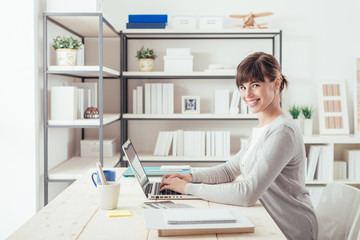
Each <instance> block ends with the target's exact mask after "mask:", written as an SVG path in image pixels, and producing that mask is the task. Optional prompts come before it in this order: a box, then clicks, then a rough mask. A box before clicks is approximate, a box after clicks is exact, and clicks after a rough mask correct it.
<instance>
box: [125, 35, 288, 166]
mask: <svg viewBox="0 0 360 240" xmlns="http://www.w3.org/2000/svg"><path fill="white" fill-rule="evenodd" d="M212 39H214V40H224V41H226V40H239V41H241V40H245V39H246V40H249V39H250V40H253V39H257V40H259V39H263V40H266V41H270V42H271V47H272V54H273V55H274V56H276V57H277V59H278V60H279V62H280V63H281V60H282V31H281V30H273V29H270V30H269V29H222V30H214V31H211V30H201V29H196V30H186V31H185V30H175V29H151V30H147V29H127V30H125V31H123V32H121V52H122V55H121V69H122V70H121V79H122V81H121V83H122V111H121V112H122V121H121V142H122V143H124V142H125V141H126V140H127V138H128V137H129V133H128V123H129V121H132V120H141V121H146V120H169V121H170V120H209V121H214V120H224V121H229V120H231V121H234V120H235V121H246V120H256V119H257V117H256V116H255V115H252V114H236V115H230V114H220V115H218V114H212V113H201V114H179V113H175V114H171V115H169V114H164V115H158V114H131V113H129V111H128V101H129V96H128V81H129V80H132V79H137V80H156V79H171V80H174V79H175V80H184V81H186V80H191V79H196V80H206V79H230V80H231V79H235V74H236V73H235V70H234V71H222V72H221V71H219V72H216V71H213V72H208V71H194V72H188V73H168V72H161V71H153V72H137V71H129V67H128V46H129V44H128V43H129V41H132V40H144V41H146V40H156V41H157V40H170V41H171V40H201V41H202V40H204V41H205V40H212ZM154 141H156V139H154ZM140 151H141V150H140ZM139 154H140V157H141V159H142V161H146V162H158V163H159V162H169V161H171V162H225V161H227V160H228V159H229V158H227V157H171V156H167V157H156V156H151V154H146V153H141V152H140V153H139ZM124 159H125V158H124V156H122V166H126V162H125V161H124Z"/></svg>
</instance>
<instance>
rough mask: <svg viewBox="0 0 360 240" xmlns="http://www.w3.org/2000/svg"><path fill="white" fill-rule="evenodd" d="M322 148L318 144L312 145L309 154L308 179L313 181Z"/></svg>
mask: <svg viewBox="0 0 360 240" xmlns="http://www.w3.org/2000/svg"><path fill="white" fill-rule="evenodd" d="M319 154H320V148H319V147H318V146H316V145H310V148H309V154H308V164H307V166H308V167H307V173H306V180H307V181H312V180H314V177H315V171H316V167H317V164H318V160H319Z"/></svg>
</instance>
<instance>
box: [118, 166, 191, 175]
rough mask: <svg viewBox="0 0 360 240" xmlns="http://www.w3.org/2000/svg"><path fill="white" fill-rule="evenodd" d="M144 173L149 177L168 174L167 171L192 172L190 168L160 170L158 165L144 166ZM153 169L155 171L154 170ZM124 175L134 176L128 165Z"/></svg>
mask: <svg viewBox="0 0 360 240" xmlns="http://www.w3.org/2000/svg"><path fill="white" fill-rule="evenodd" d="M144 170H145V173H146V175H147V176H149V177H162V176H164V175H165V174H169V173H173V172H176V173H192V169H191V168H190V169H185V170H179V171H176V170H175V171H174V170H168V171H160V167H144ZM154 170H155V171H154ZM123 176H124V177H134V173H133V171H132V169H131V167H130V166H129V167H128V169H126V171H125V172H124V173H123Z"/></svg>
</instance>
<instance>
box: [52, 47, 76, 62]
mask: <svg viewBox="0 0 360 240" xmlns="http://www.w3.org/2000/svg"><path fill="white" fill-rule="evenodd" d="M76 52H77V50H75V49H56V60H57V65H58V66H75V62H76Z"/></svg>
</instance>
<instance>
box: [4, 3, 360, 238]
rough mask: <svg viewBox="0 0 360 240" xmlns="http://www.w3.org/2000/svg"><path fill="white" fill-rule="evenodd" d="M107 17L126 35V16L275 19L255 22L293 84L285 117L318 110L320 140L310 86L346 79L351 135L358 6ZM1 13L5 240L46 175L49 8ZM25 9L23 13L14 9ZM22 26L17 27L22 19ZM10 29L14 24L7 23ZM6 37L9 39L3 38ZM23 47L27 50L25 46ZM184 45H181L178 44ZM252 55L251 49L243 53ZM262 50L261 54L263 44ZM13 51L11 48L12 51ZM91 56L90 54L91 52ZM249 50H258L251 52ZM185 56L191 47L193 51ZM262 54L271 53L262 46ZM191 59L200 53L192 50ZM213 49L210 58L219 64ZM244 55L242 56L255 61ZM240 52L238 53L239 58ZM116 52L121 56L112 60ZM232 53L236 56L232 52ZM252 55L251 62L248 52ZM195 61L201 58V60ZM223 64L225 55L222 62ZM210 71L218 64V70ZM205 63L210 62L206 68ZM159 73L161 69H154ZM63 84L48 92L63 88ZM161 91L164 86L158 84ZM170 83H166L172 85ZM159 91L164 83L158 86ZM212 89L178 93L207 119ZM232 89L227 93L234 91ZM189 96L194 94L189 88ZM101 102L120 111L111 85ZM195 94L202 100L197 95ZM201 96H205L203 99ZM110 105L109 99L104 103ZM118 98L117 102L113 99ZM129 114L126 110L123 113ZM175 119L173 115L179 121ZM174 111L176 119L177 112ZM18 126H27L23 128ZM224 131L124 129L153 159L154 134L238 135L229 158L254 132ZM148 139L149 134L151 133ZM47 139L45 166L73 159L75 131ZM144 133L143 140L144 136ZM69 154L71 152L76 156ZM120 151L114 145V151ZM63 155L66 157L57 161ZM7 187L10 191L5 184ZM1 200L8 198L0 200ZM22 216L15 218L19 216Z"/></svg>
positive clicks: (130, 10)
mask: <svg viewBox="0 0 360 240" xmlns="http://www.w3.org/2000/svg"><path fill="white" fill-rule="evenodd" d="M103 1H104V15H105V17H106V18H107V19H108V20H109V21H110V23H111V24H112V25H114V26H115V27H116V28H118V29H124V28H125V23H126V22H127V15H128V14H134V13H144V14H145V13H165V14H169V16H170V18H169V20H170V21H171V15H174V14H207V13H210V14H223V15H224V16H225V18H224V23H225V24H224V25H225V27H226V28H232V27H234V25H235V24H237V23H239V20H236V19H230V18H228V17H226V16H228V15H229V14H245V13H249V12H251V11H252V12H255V13H257V12H265V11H266V12H267V11H271V12H273V13H274V15H273V16H270V17H264V18H259V19H258V20H257V21H258V22H268V23H269V28H276V29H281V30H282V31H283V59H282V60H283V61H282V69H283V73H284V75H286V76H287V77H288V80H289V82H290V86H289V89H288V90H287V91H285V92H284V94H283V106H284V109H285V110H286V109H287V107H288V106H289V105H291V104H298V105H303V104H311V105H313V106H314V107H315V114H314V127H315V129H314V133H318V118H317V117H318V115H317V111H316V110H317V96H316V81H317V80H319V79H344V80H345V81H346V90H347V100H348V110H349V123H350V131H351V132H353V129H354V127H353V125H354V114H353V112H354V111H353V109H354V104H353V103H354V86H355V59H356V58H357V57H360V44H359V43H360V31H359V30H358V24H359V23H360V2H359V1H356V0H344V1H335V0H328V1H325V0H319V1H311V0H304V1H293V0H291V1H289V0H272V1H268V0H258V1H250V0H246V1H245V0H222V1H220V0H183V1H175V0H154V1H144V0H133V1H125V0H120V1H119V0H103ZM3 6H4V7H5V8H6V9H7V11H4V14H2V15H1V18H0V20H1V21H0V27H1V29H2V38H1V40H0V43H1V45H2V46H6V47H4V48H3V50H2V51H3V52H2V54H1V55H2V56H6V57H2V58H1V64H0V70H1V72H2V75H1V78H0V79H1V82H2V88H0V99H1V102H2V103H4V104H3V105H2V111H1V112H2V113H1V118H0V143H1V144H0V149H1V153H2V154H1V158H0V159H1V160H0V161H1V163H2V166H3V169H4V170H3V171H2V174H0V176H1V189H2V193H3V194H1V198H0V212H1V215H0V239H3V238H6V237H7V236H8V235H9V234H11V233H12V232H13V231H14V230H15V229H17V228H18V227H19V226H21V224H23V223H24V222H25V221H26V220H27V219H29V218H30V217H31V216H32V215H33V214H35V212H36V211H37V210H39V209H40V208H41V206H42V200H43V191H42V185H43V182H42V181H43V180H42V168H43V132H42V128H43V127H42V126H43V122H42V114H43V113H42V81H43V79H42V54H43V53H42V12H43V11H44V10H45V9H46V1H45V0H34V1H28V0H17V1H7V2H6V4H5V5H3ZM19 6H21V7H19ZM19 16H21V17H19ZM10 20H11V21H10ZM3 36H7V37H5V38H4V37H3ZM24 39H25V40H24ZM107 41H108V42H107V43H106V49H105V56H104V57H105V59H104V62H105V64H108V66H110V67H114V68H117V67H116V66H119V58H118V56H114V55H112V54H111V53H112V50H111V49H113V48H114V47H115V48H116V46H118V45H117V44H118V43H117V40H112V39H110V40H107ZM86 44H87V48H86V53H85V61H86V63H87V64H91V63H92V62H94V61H97V60H96V58H97V52H96V50H91V49H94V48H92V47H95V49H96V44H97V43H96V40H95V39H88V40H87V43H86ZM141 44H143V42H138V43H133V45H132V46H130V51H135V50H136V49H137V48H138V47H139V46H140V45H141ZM148 44H150V47H154V48H159V49H160V53H161V54H163V52H161V51H163V50H161V46H160V45H159V44H158V43H148ZM180 44H181V43H180ZM249 44H250V45H251V43H249ZM260 45H261V44H260ZM9 46H10V47H9ZM88 46H89V47H88ZM254 46H258V45H257V44H255V45H254ZM190 47H191V46H190ZM238 47H239V46H237V45H236V43H234V44H233V43H232V44H229V45H227V44H226V43H225V42H224V43H223V45H222V43H221V42H219V43H218V47H217V48H216V49H224V51H230V52H231V51H233V49H237V48H238ZM261 48H264V50H265V51H266V49H267V46H266V45H264V46H262V47H261ZM192 49H194V51H195V50H196V46H193V48H192ZM216 49H214V52H215V55H217V53H216ZM251 49H252V47H249V50H248V51H251ZM241 51H242V50H239V51H238V52H241ZM115 52H117V51H115ZM195 52H196V51H195ZM233 52H235V51H233ZM247 53H248V52H246V51H243V52H241V54H231V55H230V56H228V58H225V59H222V61H224V63H226V64H228V67H234V66H236V64H237V63H238V62H239V61H240V60H241V59H243V58H244V57H245V56H246V54H247ZM249 53H250V52H249ZM198 56H199V58H198V59H201V55H198ZM216 59H221V55H219V57H218V58H216ZM129 61H130V62H131V64H132V65H131V67H133V68H136V66H135V64H136V62H135V61H134V58H130V57H129ZM214 61H215V60H214ZM209 63H210V62H209ZM156 64H157V65H155V67H156V68H158V69H161V68H162V62H161V59H158V60H157V62H156ZM207 64H208V63H206V62H203V61H198V62H195V65H194V67H195V68H197V69H198V70H203V68H204V66H206V65H207ZM66 81H69V80H63V79H55V80H54V82H55V83H58V82H61V83H62V84H63V83H64V84H66ZM164 81H167V80H164ZM169 81H170V80H169ZM158 82H160V81H158ZM143 83H144V81H136V80H135V81H132V82H131V84H130V89H129V90H132V88H133V87H135V86H137V85H140V84H143ZM217 84H218V82H216V81H214V80H211V81H208V82H207V83H206V86H204V83H203V82H199V81H193V82H192V83H191V84H190V85H187V84H184V83H179V85H178V86H179V88H178V90H177V91H178V92H177V93H176V94H177V95H178V96H181V95H184V94H196V93H198V92H199V91H198V89H199V88H203V87H204V89H205V90H206V92H207V93H204V96H203V99H204V102H202V103H204V107H203V108H202V109H203V110H204V111H211V92H212V90H213V89H214V88H216V87H217ZM232 84H233V83H231V82H229V81H228V82H226V83H225V86H226V87H227V88H229V89H231V87H232ZM189 86H191V87H189ZM104 88H105V91H106V93H107V95H106V97H105V99H104V105H105V106H104V108H105V112H113V111H114V110H115V109H118V107H119V103H118V100H117V99H118V98H117V97H116V95H117V94H118V92H116V91H115V90H114V89H118V83H116V81H113V82H111V83H108V84H107V85H105V86H104ZM198 94H199V93H198ZM201 94H203V93H201ZM108 96H109V97H108ZM114 96H115V97H114ZM130 96H131V95H130ZM129 107H130V109H131V102H130V105H129ZM177 109H179V108H178V107H176V106H175V111H176V110H177ZM178 111H179V110H178ZM24 116H26V118H25V119H24ZM230 125H231V126H227V125H226V123H224V122H220V121H214V122H206V124H201V123H200V122H197V121H190V122H186V121H185V122H184V121H174V122H172V123H171V124H169V123H168V122H166V121H152V122H151V121H150V122H148V123H144V122H142V121H134V122H132V123H131V124H130V131H129V132H130V134H131V135H132V137H133V138H134V141H135V142H136V145H137V146H138V147H139V148H140V149H142V150H143V151H149V152H150V151H152V149H153V145H154V144H155V143H154V138H155V137H156V134H157V130H158V129H162V130H172V129H179V128H180V129H186V130H195V129H215V130H217V129H221V130H230V131H232V132H234V136H236V139H235V138H233V139H232V142H233V146H232V149H233V150H235V149H236V148H238V136H242V135H245V136H246V135H247V134H248V133H249V132H250V128H251V127H252V126H254V125H256V122H241V123H234V122H233V123H231V124H230ZM149 129H152V130H149ZM57 131H58V130H54V131H52V133H51V134H52V136H51V139H52V141H53V142H52V143H51V144H52V146H56V148H54V149H53V151H52V153H51V156H50V158H51V159H52V162H51V163H50V164H51V165H52V166H55V165H57V164H59V163H60V162H61V161H63V160H65V159H66V158H67V157H69V156H71V155H73V154H78V151H79V149H78V138H77V136H78V133H74V132H72V131H59V132H57ZM114 131H115V132H119V126H118V125H115V126H112V127H111V128H110V129H107V128H105V136H110V135H111V134H113V132H114ZM144 132H146V134H143V133H144ZM96 135H97V131H88V132H87V133H86V136H87V137H91V136H96ZM74 146H75V147H74ZM119 146H120V144H119V143H118V147H119ZM61 149H63V150H64V151H63V153H64V152H66V154H59V151H60V150H61ZM9 182H11V183H9ZM66 186H67V184H59V183H52V184H50V190H51V192H50V199H52V198H54V197H55V196H56V195H57V194H58V193H59V192H61V191H62V190H63V189H64V188H65V187H66ZM4 196H5V197H4ZM18 213H21V214H18Z"/></svg>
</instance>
